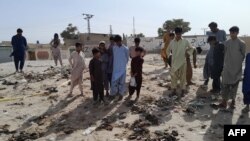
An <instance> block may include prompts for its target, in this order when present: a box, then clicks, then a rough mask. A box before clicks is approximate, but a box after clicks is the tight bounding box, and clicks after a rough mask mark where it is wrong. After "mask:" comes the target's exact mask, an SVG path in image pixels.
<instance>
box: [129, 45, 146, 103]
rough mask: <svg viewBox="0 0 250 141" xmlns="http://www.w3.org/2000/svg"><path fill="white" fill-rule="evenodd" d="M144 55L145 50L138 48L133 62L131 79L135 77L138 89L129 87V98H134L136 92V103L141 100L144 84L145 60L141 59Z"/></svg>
mask: <svg viewBox="0 0 250 141" xmlns="http://www.w3.org/2000/svg"><path fill="white" fill-rule="evenodd" d="M142 53H143V48H141V47H136V48H135V56H134V57H133V59H132V61H131V77H135V82H136V87H133V86H129V98H131V97H132V95H133V94H134V92H135V90H136V92H137V95H136V99H135V101H137V100H138V99H139V96H140V90H141V84H142V65H143V62H144V60H143V59H142V57H141V54H142Z"/></svg>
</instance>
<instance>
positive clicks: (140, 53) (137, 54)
mask: <svg viewBox="0 0 250 141" xmlns="http://www.w3.org/2000/svg"><path fill="white" fill-rule="evenodd" d="M143 51H144V49H143V48H142V47H136V48H135V53H136V56H142V53H143Z"/></svg>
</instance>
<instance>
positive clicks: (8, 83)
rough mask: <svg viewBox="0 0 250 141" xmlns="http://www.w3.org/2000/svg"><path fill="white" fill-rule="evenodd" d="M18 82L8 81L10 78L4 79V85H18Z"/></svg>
mask: <svg viewBox="0 0 250 141" xmlns="http://www.w3.org/2000/svg"><path fill="white" fill-rule="evenodd" d="M16 84H18V82H17V81H8V80H5V79H4V80H3V82H2V85H16Z"/></svg>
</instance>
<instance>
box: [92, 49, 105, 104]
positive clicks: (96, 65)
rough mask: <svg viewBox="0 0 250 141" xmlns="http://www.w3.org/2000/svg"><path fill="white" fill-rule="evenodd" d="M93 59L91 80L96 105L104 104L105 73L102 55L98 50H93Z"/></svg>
mask: <svg viewBox="0 0 250 141" xmlns="http://www.w3.org/2000/svg"><path fill="white" fill-rule="evenodd" d="M92 54H93V58H92V60H90V62H89V73H90V80H91V89H92V91H93V99H94V105H95V104H97V103H98V100H99V102H104V92H103V91H104V88H103V72H102V62H101V61H100V58H101V53H100V50H99V49H97V48H94V49H92Z"/></svg>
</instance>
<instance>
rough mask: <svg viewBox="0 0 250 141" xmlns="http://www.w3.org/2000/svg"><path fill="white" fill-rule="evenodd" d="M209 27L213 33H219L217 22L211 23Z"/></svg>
mask: <svg viewBox="0 0 250 141" xmlns="http://www.w3.org/2000/svg"><path fill="white" fill-rule="evenodd" d="M208 27H209V28H210V30H211V31H212V32H217V31H218V28H217V27H218V25H217V23H216V22H211V23H210V24H209V25H208Z"/></svg>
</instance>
